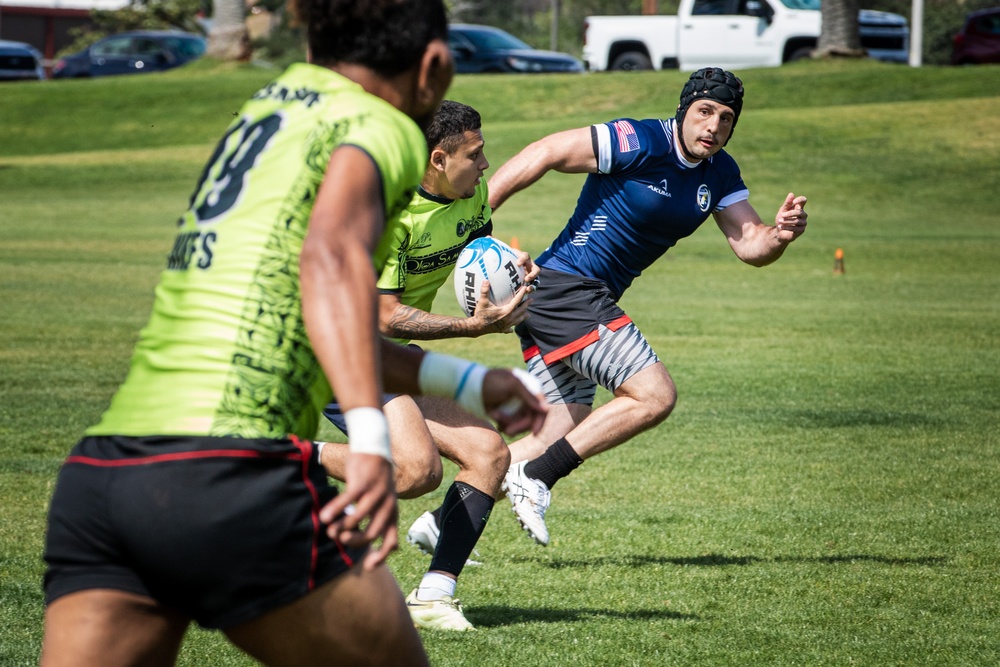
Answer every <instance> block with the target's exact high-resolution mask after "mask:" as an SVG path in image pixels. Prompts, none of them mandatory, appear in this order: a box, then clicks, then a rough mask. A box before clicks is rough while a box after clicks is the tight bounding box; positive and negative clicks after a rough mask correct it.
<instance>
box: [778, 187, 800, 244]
mask: <svg viewBox="0 0 1000 667" xmlns="http://www.w3.org/2000/svg"><path fill="white" fill-rule="evenodd" d="M807 201H808V200H807V199H806V198H805V197H796V196H795V195H794V194H793V193H791V192H789V193H788V196H787V197H785V201H784V203H783V204H782V205H781V208H779V209H778V214H777V215H776V216H774V226H775V228H776V229H777V230H778V239H780V240H781V241H782V242H783V243H791V242H792V241H794V240H795V239H796V238H798V237H799V236H800V235H801V234H802V232H804V231H806V219H807V218H808V217H809V214H808V213H806V210H805V207H806V202H807Z"/></svg>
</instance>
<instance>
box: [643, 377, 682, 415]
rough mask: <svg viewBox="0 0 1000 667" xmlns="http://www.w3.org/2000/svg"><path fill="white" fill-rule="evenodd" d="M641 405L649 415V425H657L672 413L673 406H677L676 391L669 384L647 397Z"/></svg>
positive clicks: (671, 384)
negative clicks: (643, 405) (644, 406)
mask: <svg viewBox="0 0 1000 667" xmlns="http://www.w3.org/2000/svg"><path fill="white" fill-rule="evenodd" d="M643 403H644V404H645V405H646V409H647V411H648V413H649V421H650V423H651V424H659V423H660V422H662V421H663V420H665V419H666V418H667V417H669V416H670V413H671V412H673V411H674V406H676V405H677V389H676V388H675V387H674V385H673V383H670V384H668V385H667V386H665V387H663V388H662V389H660V390H658V391H656V392H654V393H652V394H651V395H649V396H647V397H646V400H645V401H643Z"/></svg>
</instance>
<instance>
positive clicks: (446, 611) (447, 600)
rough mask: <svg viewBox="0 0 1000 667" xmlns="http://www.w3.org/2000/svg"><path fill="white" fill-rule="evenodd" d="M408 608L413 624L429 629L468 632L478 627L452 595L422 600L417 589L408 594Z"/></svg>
mask: <svg viewBox="0 0 1000 667" xmlns="http://www.w3.org/2000/svg"><path fill="white" fill-rule="evenodd" d="M406 608H407V609H408V610H409V611H410V618H412V619H413V625H415V626H416V627H418V628H425V629H427V630H453V631H456V632H466V631H468V630H475V629H476V627H475V626H474V625H472V623H469V621H468V620H467V619H466V618H465V614H463V613H462V603H460V602H459V601H458V598H453V597H451V596H450V595H445V596H444V597H441V598H438V599H436V600H420V599H419V598H417V589H416V588H414V589H413V592H412V593H410V594H409V595H407V596H406Z"/></svg>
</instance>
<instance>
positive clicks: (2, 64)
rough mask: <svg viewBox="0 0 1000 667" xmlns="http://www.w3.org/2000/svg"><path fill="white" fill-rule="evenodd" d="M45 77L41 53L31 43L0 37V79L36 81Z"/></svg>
mask: <svg viewBox="0 0 1000 667" xmlns="http://www.w3.org/2000/svg"><path fill="white" fill-rule="evenodd" d="M44 78H45V72H44V71H43V70H42V54H41V53H39V52H38V49H36V48H35V47H33V46H32V45H31V44H25V43H23V42H8V41H7V40H5V39H0V81H25V80H28V81H32V80H34V81H37V80H40V79H44Z"/></svg>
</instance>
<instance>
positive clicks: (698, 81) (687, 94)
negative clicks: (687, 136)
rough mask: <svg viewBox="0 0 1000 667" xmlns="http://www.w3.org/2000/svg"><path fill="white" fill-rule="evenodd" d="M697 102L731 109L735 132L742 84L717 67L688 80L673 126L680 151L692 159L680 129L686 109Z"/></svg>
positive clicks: (740, 106) (707, 68)
mask: <svg viewBox="0 0 1000 667" xmlns="http://www.w3.org/2000/svg"><path fill="white" fill-rule="evenodd" d="M698 100H712V101H713V102H718V103H719V104H723V105H725V106H727V107H729V108H730V109H732V110H733V130H735V129H736V121H738V120H739V119H740V112H741V111H742V110H743V82H742V81H740V80H739V78H738V77H737V76H736V75H735V74H733V73H732V72H727V71H726V70H724V69H719V68H718V67H704V68H702V69H700V70H698V71H697V72H694V73H693V74H692V75H691V76H690V77H689V78H688V80H687V83H685V84H684V88H683V89H682V90H681V101H680V104H678V105H677V113H676V114H675V115H674V118H675V119H676V123H675V126H676V130H677V138H678V139H679V140H680V145H681V150H682V151H684V154H685V155H687V157H689V158H694V156H693V155H690V154H688V151H687V147H686V146H685V145H684V136H683V134H681V128H682V127H683V125H684V116H686V115H687V110H688V108H689V107H690V106H691V105H692V104H694V103H695V102H696V101H698ZM732 137H733V133H732V131H730V132H729V139H732ZM729 139H726V144H728V143H729ZM726 144H723V146H725V145H726Z"/></svg>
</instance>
